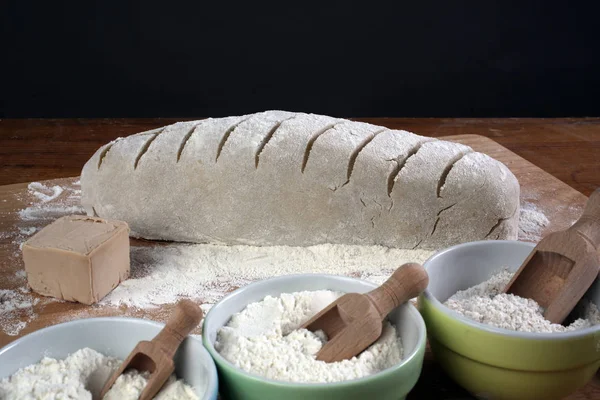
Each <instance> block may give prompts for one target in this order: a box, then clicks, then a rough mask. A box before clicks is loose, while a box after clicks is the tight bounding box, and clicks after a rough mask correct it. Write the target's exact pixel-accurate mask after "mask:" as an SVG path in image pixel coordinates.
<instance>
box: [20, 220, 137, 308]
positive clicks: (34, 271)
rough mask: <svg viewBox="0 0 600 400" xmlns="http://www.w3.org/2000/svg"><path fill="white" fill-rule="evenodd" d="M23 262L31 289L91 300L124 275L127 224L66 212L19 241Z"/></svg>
mask: <svg viewBox="0 0 600 400" xmlns="http://www.w3.org/2000/svg"><path fill="white" fill-rule="evenodd" d="M23 261H24V263H25V271H26V273H27V281H28V283H29V286H30V287H31V289H32V290H34V291H35V292H37V293H40V294H42V295H44V296H52V297H56V298H58V299H63V300H68V301H76V302H79V303H84V304H93V303H96V302H98V301H99V300H100V299H102V298H103V297H104V296H106V295H107V294H108V293H109V292H110V291H111V290H113V289H114V288H115V287H116V286H117V285H118V284H119V283H121V281H123V280H125V279H127V278H128V277H129V226H128V225H127V223H125V222H123V221H116V220H107V219H102V218H95V217H87V216H83V215H70V216H65V217H62V218H59V219H57V220H56V221H54V222H53V223H51V224H50V225H48V226H46V227H45V228H44V229H42V230H41V231H39V232H38V233H37V234H35V235H34V236H33V237H31V238H30V239H29V240H28V241H26V242H25V243H24V244H23Z"/></svg>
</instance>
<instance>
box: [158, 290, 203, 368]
mask: <svg viewBox="0 0 600 400" xmlns="http://www.w3.org/2000/svg"><path fill="white" fill-rule="evenodd" d="M200 320H202V310H201V309H200V307H199V306H198V305H197V304H196V303H194V302H193V301H191V300H187V299H184V300H180V301H179V302H178V303H177V306H176V308H175V311H174V312H173V313H171V317H170V318H169V320H168V321H167V324H166V325H165V327H164V328H163V329H162V330H161V331H160V332H159V333H158V335H156V336H155V337H154V339H152V342H153V343H155V344H157V345H158V346H160V348H161V350H162V351H163V352H164V353H165V355H166V356H167V357H168V358H173V356H174V355H175V352H176V351H177V348H178V347H179V345H180V344H181V342H182V341H183V339H185V337H186V336H187V335H188V334H189V333H190V332H191V331H192V330H193V329H194V328H195V327H197V326H198V324H199V323H200Z"/></svg>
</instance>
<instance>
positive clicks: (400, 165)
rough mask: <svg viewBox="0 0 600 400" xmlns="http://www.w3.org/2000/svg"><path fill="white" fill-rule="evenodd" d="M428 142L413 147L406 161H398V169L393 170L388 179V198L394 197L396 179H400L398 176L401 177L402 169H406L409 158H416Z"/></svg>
mask: <svg viewBox="0 0 600 400" xmlns="http://www.w3.org/2000/svg"><path fill="white" fill-rule="evenodd" d="M425 143H426V142H421V143H419V144H417V145H415V147H413V148H412V149H410V151H409V152H408V153H407V154H406V157H405V158H404V160H402V161H397V160H395V161H396V167H394V169H393V170H392V172H390V174H389V175H388V179H387V193H388V197H392V190H394V185H395V184H396V179H397V178H398V175H400V172H401V171H402V168H404V166H405V165H406V162H407V161H408V159H409V158H411V157H412V156H414V155H415V154H417V152H418V151H419V150H420V149H421V146H423V144H425Z"/></svg>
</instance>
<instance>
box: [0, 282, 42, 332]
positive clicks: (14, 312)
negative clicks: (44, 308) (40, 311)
mask: <svg viewBox="0 0 600 400" xmlns="http://www.w3.org/2000/svg"><path fill="white" fill-rule="evenodd" d="M39 302H40V300H39V299H37V298H34V297H33V296H32V295H31V293H30V291H29V289H27V287H25V286H23V287H20V288H18V289H16V290H9V289H0V327H1V328H2V331H4V332H5V333H6V334H7V335H11V336H15V335H18V334H19V332H21V330H22V329H23V328H25V327H26V326H27V324H28V322H29V321H31V320H32V319H33V318H35V313H34V312H33V306H35V305H36V304H38V303H39Z"/></svg>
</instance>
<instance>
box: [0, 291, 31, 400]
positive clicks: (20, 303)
mask: <svg viewBox="0 0 600 400" xmlns="http://www.w3.org/2000/svg"><path fill="white" fill-rule="evenodd" d="M39 302H40V300H39V299H37V298H35V297H33V296H32V294H31V293H30V292H29V289H28V288H27V286H22V287H20V288H18V289H16V290H9V289H0V327H1V329H2V331H3V332H4V333H6V334H7V335H9V336H16V335H18V334H19V332H21V331H22V330H23V329H24V328H25V327H26V326H27V324H28V323H29V321H31V320H32V319H34V318H35V317H36V314H35V313H34V311H33V306H35V305H36V304H38V303H39ZM0 398H1V397H0Z"/></svg>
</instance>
